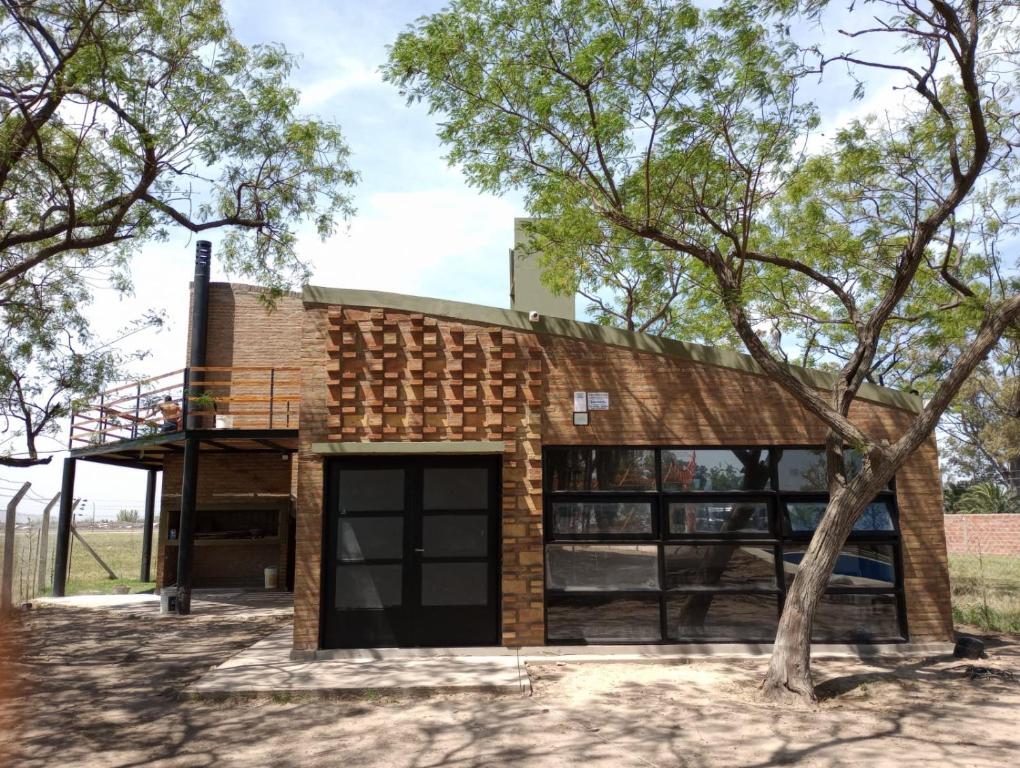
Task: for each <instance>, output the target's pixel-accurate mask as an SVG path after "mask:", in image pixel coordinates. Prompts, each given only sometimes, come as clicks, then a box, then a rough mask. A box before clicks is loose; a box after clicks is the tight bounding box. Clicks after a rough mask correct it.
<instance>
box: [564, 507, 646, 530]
mask: <svg viewBox="0 0 1020 768" xmlns="http://www.w3.org/2000/svg"><path fill="white" fill-rule="evenodd" d="M552 526H553V532H554V533H555V534H556V535H558V536H599V535H603V534H605V535H617V536H622V535H628V534H633V535H646V534H651V533H652V532H653V530H654V517H653V515H652V504H651V503H650V502H647V501H554V502H552Z"/></svg>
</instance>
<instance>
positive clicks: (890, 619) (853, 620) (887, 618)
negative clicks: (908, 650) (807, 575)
mask: <svg viewBox="0 0 1020 768" xmlns="http://www.w3.org/2000/svg"><path fill="white" fill-rule="evenodd" d="M902 638H903V635H902V633H901V632H900V622H899V613H898V611H897V606H896V595H867V594H865V595H859V594H858V595H853V594H829V593H826V594H824V595H823V596H822V599H821V600H820V601H819V603H818V609H817V611H816V612H815V620H814V623H813V624H812V626H811V640H812V641H813V642H816V643H876V642H884V641H890V640H901V639H902Z"/></svg>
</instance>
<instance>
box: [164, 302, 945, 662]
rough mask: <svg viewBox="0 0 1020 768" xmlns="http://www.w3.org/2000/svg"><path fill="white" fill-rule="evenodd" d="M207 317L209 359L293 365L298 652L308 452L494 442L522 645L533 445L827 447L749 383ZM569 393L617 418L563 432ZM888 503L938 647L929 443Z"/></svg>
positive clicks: (571, 356)
mask: <svg viewBox="0 0 1020 768" xmlns="http://www.w3.org/2000/svg"><path fill="white" fill-rule="evenodd" d="M228 305H229V306H230V307H231V308H232V309H231V310H230V311H231V312H233V313H234V318H233V319H230V318H229V317H228V315H229V314H230V312H228V310H227V309H226V307H227V306H228ZM213 307H214V310H213V312H212V314H211V319H210V344H209V347H210V357H209V362H210V365H235V366H237V365H277V366H278V365H284V364H286V365H299V366H300V367H301V371H302V374H301V385H300V386H301V390H300V414H299V417H300V424H301V432H300V440H299V454H298V456H297V460H296V461H295V462H292V466H291V468H290V471H289V475H288V477H287V478H286V479H284V478H283V477H280V478H278V479H277V480H274V483H279V484H280V485H281V487H285V488H291V487H295V488H296V493H295V497H296V503H295V508H296V516H297V556H296V574H295V634H294V643H295V649H297V650H306V651H307V650H313V649H315V648H316V647H317V645H318V636H319V611H320V603H319V595H320V578H321V554H322V503H323V462H322V459H321V458H320V457H318V456H316V455H314V454H312V453H311V445H312V443H315V442H325V441H335V440H345V441H379V440H385V441H398V440H399V441H430V440H442V441H457V440H502V441H504V443H505V445H506V451H505V452H504V454H503V462H502V473H503V477H502V479H503V484H504V487H503V495H502V515H503V526H502V537H503V551H502V563H501V568H502V595H503V596H502V622H503V642H504V643H506V644H508V645H519V644H521V645H523V644H541V643H542V642H543V637H544V618H543V589H544V582H543V549H542V547H543V543H542V496H541V490H542V482H541V481H542V476H541V448H542V445H543V444H546V445H562V444H604V445H608V444H638V445H666V444H672V445H683V444H687V445H690V444H701V445H748V444H820V443H822V442H823V441H824V434H825V430H824V428H823V426H822V425H821V424H820V423H819V422H818V421H817V420H816V419H815V418H814V417H812V416H811V415H810V414H809V413H807V412H806V411H805V410H804V409H803V408H802V407H801V406H800V405H799V404H798V403H797V402H796V401H795V400H794V399H793V398H792V397H790V396H788V395H786V394H785V393H784V392H783V391H782V390H781V388H780V387H779V386H778V385H776V384H773V383H772V382H770V381H769V380H768V379H767V378H765V377H762V376H756V375H753V374H750V373H744V372H740V371H735V370H731V369H726V368H719V367H715V366H711V365H706V364H701V363H694V362H690V361H685V360H679V359H675V358H667V357H663V356H658V355H654V354H650V353H646V352H635V351H630V350H626V349H621V348H616V347H608V346H603V345H598V344H594V343H588V342H582V341H578V340H573V339H565V338H561V337H554V336H536V335H533V334H529V333H525V332H520V331H515V330H508V329H503V328H491V327H487V326H482V325H473V324H470V323H465V322H460V321H451V320H447V319H443V318H434V317H428V316H423V315H417V314H413V313H410V312H396V311H390V310H385V311H384V310H381V309H373V308H371V307H367V308H366V307H361V308H354V307H337V306H329V307H327V306H308V307H302V306H301V303H300V300H299V299H298V298H296V297H294V296H287V297H284V299H283V301H282V303H281V307H280V309H278V310H277V312H279V313H280V314H277V315H275V316H273V315H272V314H268V315H267V314H266V311H265V310H264V308H263V307H262V306H261V305H260V304H259V302H258V299H257V293H255V292H254V291H252V290H251V289H246V288H245V287H243V286H231V287H227V286H220V285H214V286H213ZM242 316H243V317H242ZM214 340H215V341H214ZM267 344H268V345H269V346H268V347H267V346H266V345H267ZM225 347H232V348H233V351H232V352H228V350H227V349H225ZM575 390H586V391H605V392H608V393H609V396H610V410H609V411H605V412H593V413H592V414H591V420H592V423H591V426H590V427H586V428H585V427H574V426H573V422H572V395H573V392H574V391H575ZM852 417H853V418H854V419H855V421H856V422H857V423H858V424H860V425H861V426H862V428H864V429H865V430H866V431H868V432H869V433H870V434H872V435H875V436H878V437H884V438H887V439H890V440H891V439H895V438H896V437H898V436H899V434H901V433H902V430H903V428H904V427H905V425H906V424H907V423H908V422H909V420H910V414H907V413H905V412H902V411H898V410H896V409H892V408H883V407H880V406H877V405H873V404H870V403H865V402H860V403H858V404H856V405H855V407H854V411H853V413H852ZM277 460H278V459H277ZM231 461H232V459H231ZM223 471H225V472H229V470H223ZM213 472H215V470H214V471H213ZM168 480H169V482H165V483H164V485H165V487H167V488H169V489H174V490H175V492H177V493H179V487H180V480H179V476H177V477H176V478H174V477H173V470H171V471H170V472H168ZM175 483H176V486H175ZM897 493H898V502H899V506H900V510H901V527H902V531H903V544H904V546H903V560H904V583H905V589H906V600H907V610H908V622H909V629H910V632H911V639H912V640H915V641H925V640H945V639H948V638H949V637H951V616H950V603H949V580H948V568H947V558H946V547H945V537H944V532H943V523H942V506H941V488H940V484H939V474H938V464H937V456H936V453H935V448H934V442H931V443H929V444H926V445H925V446H924V447H923V448H922V449H921V450H920V451H918V453H917V454H916V455H915V456H914V457H912V458H911V459H910V461H909V462H908V463H907V465H906V466H905V467H904V468H903V469H902V471H901V472H900V473H899V475H898V477H897ZM163 535H164V536H165V532H164V533H163Z"/></svg>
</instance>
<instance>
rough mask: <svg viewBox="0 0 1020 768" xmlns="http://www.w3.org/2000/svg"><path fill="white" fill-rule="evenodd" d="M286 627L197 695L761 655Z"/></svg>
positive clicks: (844, 652)
mask: <svg viewBox="0 0 1020 768" xmlns="http://www.w3.org/2000/svg"><path fill="white" fill-rule="evenodd" d="M292 632H293V628H292V626H291V625H289V624H288V625H287V626H285V627H281V628H280V629H279V630H277V631H276V632H274V633H272V634H271V635H269V636H268V637H266V638H265V639H263V640H261V641H259V642H257V643H255V644H254V645H252V646H251V647H249V648H247V649H245V650H244V651H242V652H240V653H238V654H237V655H235V656H233V657H232V658H230V659H228V660H227V661H226V662H224V663H223V664H221V665H220V666H218V667H216V668H215V669H213V670H212V671H210V672H208V673H207V674H206V675H205V676H203V677H202V678H201V679H200V680H199V681H198V682H196V683H194V684H192V685H191V686H190V687H189V688H188V690H187V693H188V695H190V696H192V697H196V698H229V697H235V696H237V697H258V696H274V695H280V694H302V695H317V696H326V697H328V696H332V695H336V694H339V693H353V692H358V691H362V692H363V691H369V690H371V691H392V692H396V691H404V692H406V691H429V692H437V691H488V692H498V693H513V694H525V695H526V694H528V693H530V692H531V680H530V677H529V675H528V667H527V665H529V664H556V663H567V662H569V663H578V662H602V663H606V662H620V663H623V662H647V663H663V664H669V663H673V662H680V661H683V662H687V661H691V660H694V659H706V660H708V659H716V660H718V659H754V658H765V657H766V656H767V654H768V653H769V652H770V651H771V646H768V645H739V644H732V645H730V644H714V645H713V644H700V645H669V646H547V647H533V648H521V649H513V648H370V649H350V650H333V651H320V652H318V653H316V654H311V655H303V654H294V653H293V652H292V651H291V641H292ZM951 651H952V646H951V645H950V644H945V643H937V644H924V645H909V644H901V645H874V646H850V645H828V646H826V645H818V646H816V647H815V651H814V653H815V654H816V657H817V658H848V659H857V658H862V657H890V658H904V657H910V656H941V655H945V654H948V653H950V652H951Z"/></svg>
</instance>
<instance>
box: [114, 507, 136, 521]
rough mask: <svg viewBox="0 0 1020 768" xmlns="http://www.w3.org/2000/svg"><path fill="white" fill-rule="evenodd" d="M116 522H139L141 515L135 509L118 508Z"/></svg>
mask: <svg viewBox="0 0 1020 768" xmlns="http://www.w3.org/2000/svg"><path fill="white" fill-rule="evenodd" d="M117 522H118V523H140V522H142V517H141V515H139V514H138V510H137V509H120V510H117Z"/></svg>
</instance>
